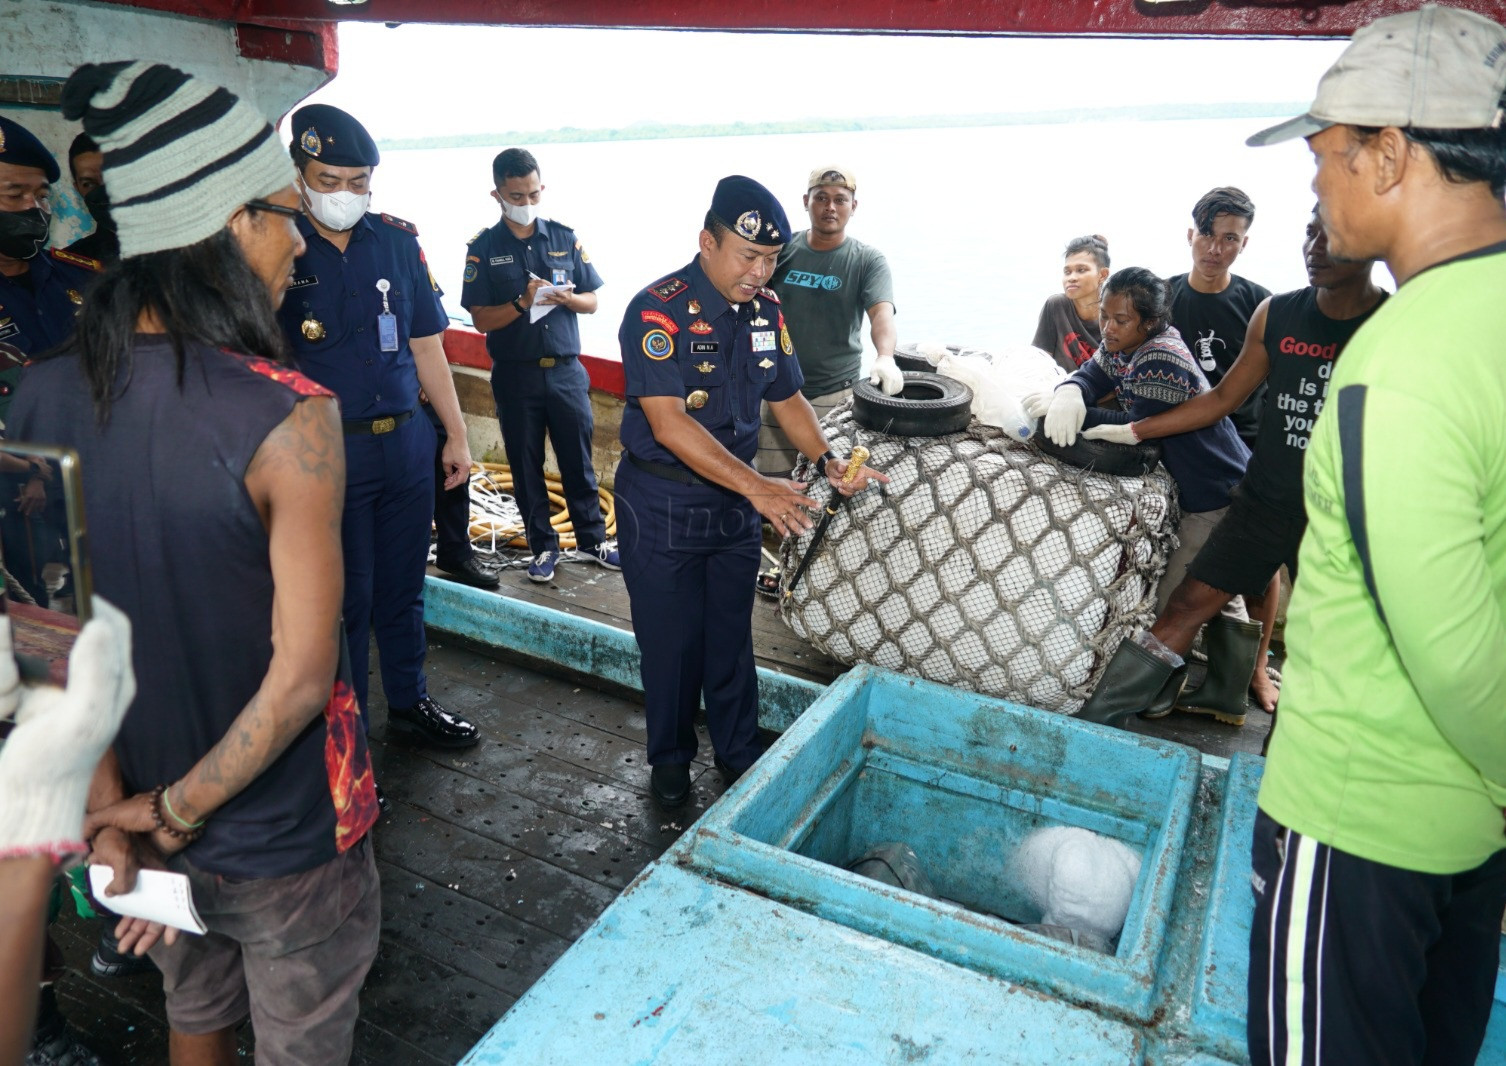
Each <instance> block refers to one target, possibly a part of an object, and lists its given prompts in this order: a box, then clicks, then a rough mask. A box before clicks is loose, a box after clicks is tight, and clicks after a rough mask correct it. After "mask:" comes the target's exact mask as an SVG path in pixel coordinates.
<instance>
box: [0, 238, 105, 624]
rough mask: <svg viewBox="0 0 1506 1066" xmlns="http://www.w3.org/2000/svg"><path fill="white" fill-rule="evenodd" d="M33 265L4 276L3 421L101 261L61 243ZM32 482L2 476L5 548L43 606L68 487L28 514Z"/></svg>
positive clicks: (0, 533)
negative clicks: (20, 497) (23, 495)
mask: <svg viewBox="0 0 1506 1066" xmlns="http://www.w3.org/2000/svg"><path fill="white" fill-rule="evenodd" d="M27 263H28V269H27V271H26V273H24V274H20V275H17V276H16V277H13V278H12V277H6V276H4V275H3V274H0V424H3V423H4V421H5V420H7V419H8V418H9V417H10V401H11V397H12V395H14V393H15V391H16V385H17V384H18V382H19V380H20V376H21V368H22V367H23V366H25V365H26V364H27V363H28V362H29V361H30V360H32V359H35V358H36V357H37V356H39V355H41V354H42V353H43V352H46V351H50V350H52V349H53V348H56V347H57V346H58V345H60V344H62V343H63V342H64V341H66V340H67V339H68V338H69V337H71V336H72V335H73V328H74V321H75V318H76V316H77V314H78V309H79V307H80V306H82V304H83V302H84V297H85V295H86V294H87V293H88V291H89V286H90V285H91V284H92V283H93V282H94V279H95V278H96V277H97V276H98V271H99V269H100V264H99V263H98V262H97V261H96V260H93V259H90V258H88V257H87V256H82V255H77V254H75V253H73V252H66V251H59V250H57V249H55V248H49V249H47V250H46V251H44V252H42V253H41V254H40V255H38V256H36V257H35V258H34V259H29V260H27ZM27 480H28V479H27V476H26V475H24V474H5V475H0V516H3V518H0V552H3V557H4V559H5V561H6V566H7V568H8V569H9V570H10V572H11V574H12V575H13V576H14V577H15V578H16V580H17V581H19V582H20V583H21V585H22V587H24V588H25V589H26V591H27V592H28V593H30V595H31V597H32V599H34V600H36V601H37V602H38V603H40V604H42V605H43V606H44V607H45V606H46V605H47V599H48V594H47V585H46V583H45V582H44V581H43V580H42V570H43V568H44V567H46V566H47V564H48V563H50V562H53V561H54V560H56V559H58V558H60V555H61V544H60V542H59V539H58V534H57V532H56V530H58V529H61V528H62V520H63V515H62V511H61V505H62V488H61V486H51V487H49V490H48V507H47V509H46V511H44V512H42V513H38V514H33V515H30V516H27V515H23V514H22V513H21V511H20V509H19V508H18V507H16V506H15V505H14V503H13V501H14V500H15V499H16V496H17V494H19V493H20V492H21V490H22V488H23V487H24V486H25V484H26V482H27Z"/></svg>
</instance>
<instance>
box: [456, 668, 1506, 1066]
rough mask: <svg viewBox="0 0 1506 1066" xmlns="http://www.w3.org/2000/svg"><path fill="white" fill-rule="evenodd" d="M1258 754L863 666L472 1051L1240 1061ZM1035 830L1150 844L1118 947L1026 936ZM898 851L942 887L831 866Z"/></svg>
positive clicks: (669, 1059) (536, 1056) (500, 1054)
mask: <svg viewBox="0 0 1506 1066" xmlns="http://www.w3.org/2000/svg"><path fill="white" fill-rule="evenodd" d="M1263 765H1264V764H1263V760H1261V759H1258V758H1253V757H1248V756H1243V755H1236V756H1235V757H1234V758H1233V759H1232V760H1231V761H1229V762H1225V761H1224V760H1222V759H1214V758H1200V756H1199V755H1198V753H1197V752H1195V751H1193V750H1192V749H1190V748H1185V747H1182V746H1180V745H1176V744H1172V743H1168V742H1165V741H1160V740H1155V739H1151V738H1147V737H1141V736H1136V735H1133V734H1130V733H1125V732H1121V731H1118V730H1113V729H1107V728H1103V727H1100V726H1095V725H1091V724H1088V723H1083V722H1078V721H1076V720H1075V719H1072V718H1067V717H1063V716H1061V715H1058V714H1051V713H1047V712H1044V711H1038V710H1035V709H1032V708H1028V707H1020V706H1016V705H1014V704H1009V703H1005V702H1003V701H1000V700H996V699H991V698H987V697H983V696H977V695H974V694H972V693H967V692H962V691H959V690H957V689H952V688H947V687H945V686H941V685H936V684H932V683H930V682H926V681H919V680H916V679H914V678H910V677H905V676H901V675H898V674H892V673H888V672H886V671H882V670H879V669H876V668H874V667H868V666H864V667H859V668H857V669H855V670H853V671H852V672H851V673H849V674H847V675H846V676H844V677H843V678H842V679H841V680H839V681H838V682H837V683H836V684H834V685H832V686H831V688H829V689H828V690H827V691H826V692H825V693H824V694H823V695H822V696H821V697H820V698H819V699H818V700H817V701H816V702H815V703H814V704H812V705H811V707H810V708H809V710H807V711H806V712H805V713H804V714H803V715H801V716H800V718H799V719H798V720H796V722H795V723H794V725H793V726H792V727H791V728H790V730H789V731H788V732H787V733H786V734H785V735H784V736H783V737H782V738H781V739H780V741H779V742H778V743H777V744H776V745H775V746H774V747H773V748H772V749H771V750H770V751H769V753H768V754H767V755H766V756H765V757H764V758H763V759H761V760H760V761H759V763H758V764H757V765H756V766H755V767H754V768H753V769H752V770H750V771H749V772H748V773H747V774H745V775H744V776H743V778H742V779H741V780H740V781H739V782H738V783H737V785H735V786H734V787H733V788H732V789H731V790H729V791H728V792H727V794H726V795H725V796H724V797H723V798H722V799H721V800H719V801H718V802H717V803H716V804H715V805H714V806H713V807H712V808H711V810H709V811H708V812H707V813H706V814H705V815H704V816H703V817H702V818H701V820H700V821H699V822H698V823H697V824H696V825H695V826H694V827H692V828H691V830H690V831H689V832H687V833H686V834H685V835H684V836H683V837H682V838H681V839H680V840H679V841H678V842H677V843H676V844H675V845H674V847H672V848H671V849H670V850H669V851H667V852H665V854H664V855H663V856H662V857H661V858H660V859H659V860H658V861H657V862H655V863H653V864H652V865H650V866H649V867H648V868H647V869H646V870H645V871H644V872H643V873H642V874H641V875H640V876H639V877H638V878H637V879H636V880H635V881H634V882H633V883H632V884H631V885H629V886H628V888H627V889H626V890H624V892H623V894H622V895H621V896H620V897H619V898H618V899H617V900H616V901H615V902H614V903H613V904H612V905H611V906H610V907H608V908H607V910H606V911H605V912H604V913H603V914H602V915H601V917H600V918H599V919H598V920H597V921H596V923H595V924H594V925H593V926H592V927H591V928H590V929H589V930H588V931H587V932H586V934H585V935H584V936H583V937H582V938H581V939H580V940H579V941H577V942H576V944H575V945H574V946H573V947H571V949H570V950H569V951H568V952H566V953H565V955H564V956H563V957H562V958H561V959H560V960H559V961H558V962H557V963H556V964H555V965H554V966H553V967H552V968H551V969H550V971H549V972H548V973H547V974H545V975H544V977H543V978H541V979H540V980H539V981H538V983H537V984H535V985H534V986H533V988H531V989H530V990H529V992H528V993H527V994H526V995H525V996H524V997H523V998H522V999H521V1000H519V1001H518V1003H517V1004H515V1005H514V1007H513V1008H512V1010H510V1011H509V1012H508V1014H507V1015H506V1016H505V1017H504V1018H503V1019H502V1020H501V1021H500V1022H499V1023H498V1024H497V1025H496V1027H495V1028H493V1030H492V1031H491V1032H490V1033H488V1034H487V1036H486V1037H485V1038H483V1040H482V1041H481V1043H480V1044H478V1045H477V1046H476V1047H475V1049H473V1051H472V1052H471V1054H470V1056H468V1057H467V1059H466V1060H465V1062H466V1063H467V1064H472V1066H491V1064H500V1063H504V1062H505V1063H508V1064H515V1063H559V1064H562V1066H563V1064H569V1066H580V1064H589V1063H613V1064H616V1063H664V1064H681V1063H689V1062H694V1063H700V1064H711V1063H745V1062H750V1061H757V1062H758V1063H759V1066H774V1064H782V1063H790V1064H795V1063H799V1064H801V1066H805V1064H809V1063H871V1062H926V1063H930V1064H932V1066H939V1064H948V1063H959V1064H960V1063H991V1064H1004V1063H1008V1064H1012V1066H1039V1064H1041V1063H1055V1062H1073V1063H1092V1064H1094V1066H1107V1064H1111V1063H1128V1064H1139V1063H1154V1064H1158V1066H1160V1064H1165V1066H1173V1064H1176V1066H1217V1064H1220V1063H1223V1064H1228V1063H1243V1062H1245V1061H1246V1058H1245V997H1246V991H1245V980H1246V974H1247V956H1248V951H1249V948H1248V945H1249V935H1250V921H1251V917H1252V915H1253V911H1254V900H1253V893H1252V892H1251V889H1250V879H1249V875H1250V863H1249V854H1250V841H1251V834H1252V832H1253V825H1254V819H1255V800H1256V792H1257V789H1258V786H1259V781H1260V772H1261V768H1262V766H1263ZM1047 826H1077V827H1081V828H1083V829H1089V830H1092V831H1094V832H1096V833H1101V834H1104V835H1106V836H1109V837H1112V838H1114V839H1116V840H1118V841H1121V842H1123V843H1124V844H1126V845H1128V846H1129V847H1130V848H1132V849H1134V850H1135V851H1136V852H1137V853H1138V854H1139V856H1140V859H1141V865H1140V873H1139V878H1138V881H1137V882H1136V884H1135V888H1134V894H1133V898H1132V901H1131V903H1130V907H1129V912H1128V916H1127V918H1126V921H1125V924H1124V928H1123V931H1122V933H1121V935H1120V937H1119V940H1118V943H1117V948H1116V950H1115V952H1114V953H1113V954H1112V955H1106V954H1102V953H1100V952H1096V951H1092V950H1089V949H1087V948H1080V947H1076V946H1073V945H1072V944H1069V943H1065V942H1063V941H1059V940H1055V939H1052V938H1049V937H1046V936H1041V935H1037V934H1036V933H1034V932H1031V931H1029V930H1028V929H1026V928H1023V927H1022V926H1021V925H1020V924H1016V923H1021V922H1024V923H1029V922H1034V921H1036V920H1038V919H1039V917H1040V915H1039V914H1037V913H1035V912H1034V908H1033V905H1032V903H1031V902H1030V900H1029V899H1027V898H1025V896H1024V895H1023V894H1022V893H1021V892H1020V890H1019V888H1018V887H1017V885H1016V884H1015V883H1014V881H1013V879H1012V877H1011V867H1012V861H1011V860H1012V859H1013V857H1014V856H1015V853H1016V852H1017V850H1018V848H1019V845H1020V842H1021V841H1022V840H1023V839H1024V838H1025V837H1026V836H1027V835H1028V834H1030V833H1031V832H1033V831H1034V830H1037V829H1039V828H1042V827H1047ZM896 840H897V841H905V842H907V843H908V844H910V845H911V846H912V847H913V848H914V850H915V851H916V853H917V854H918V855H919V857H920V858H921V859H922V862H923V866H924V868H925V870H926V872H927V874H928V875H929V877H930V879H931V881H932V882H933V885H934V887H935V889H936V892H937V894H938V895H939V896H940V897H944V898H931V897H929V896H923V895H920V894H917V893H914V892H910V891H906V890H905V889H902V888H897V887H892V886H890V885H887V884H884V883H881V882H879V881H874V880H870V879H867V878H864V877H861V876H859V875H857V874H854V873H851V872H849V871H848V870H847V869H845V866H846V865H847V864H848V863H849V862H850V861H851V860H853V859H854V858H856V857H858V856H860V855H862V854H863V853H864V852H866V851H868V850H869V849H870V848H872V847H873V846H874V845H876V844H879V843H883V842H887V841H896ZM1498 1013H1499V1011H1498ZM1495 1033H1496V1027H1493V1029H1492V1036H1493V1037H1494V1036H1495ZM1494 1046H1498V1045H1494V1044H1492V1043H1490V1042H1488V1043H1487V1051H1488V1052H1489V1050H1490V1049H1491V1048H1492V1047H1494ZM1481 1061H1489V1060H1487V1059H1484V1058H1482V1060H1481Z"/></svg>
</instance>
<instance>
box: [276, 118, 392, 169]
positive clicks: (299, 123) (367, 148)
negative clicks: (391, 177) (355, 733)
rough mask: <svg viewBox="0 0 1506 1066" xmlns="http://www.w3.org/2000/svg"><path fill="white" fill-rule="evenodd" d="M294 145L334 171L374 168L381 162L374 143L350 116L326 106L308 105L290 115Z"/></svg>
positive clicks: (361, 126) (363, 127) (369, 135)
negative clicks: (341, 168) (338, 168)
mask: <svg viewBox="0 0 1506 1066" xmlns="http://www.w3.org/2000/svg"><path fill="white" fill-rule="evenodd" d="M292 129H293V144H294V145H295V146H296V147H298V148H301V149H303V151H304V152H306V153H307V154H308V155H310V156H312V157H313V158H315V159H317V160H319V162H321V163H328V164H330V166H335V167H374V166H376V165H377V164H378V163H380V162H381V161H382V154H381V153H380V152H378V151H377V146H376V141H374V140H372V139H371V134H369V133H367V132H366V127H365V126H363V125H361V124H360V123H359V122H357V121H356V120H355V118H354V117H352V116H351V115H348V114H346V113H345V112H344V111H341V110H340V109H339V108H338V107H331V106H330V105H329V104H309V105H308V106H307V107H300V108H299V109H298V110H297V111H294V112H293V120H292Z"/></svg>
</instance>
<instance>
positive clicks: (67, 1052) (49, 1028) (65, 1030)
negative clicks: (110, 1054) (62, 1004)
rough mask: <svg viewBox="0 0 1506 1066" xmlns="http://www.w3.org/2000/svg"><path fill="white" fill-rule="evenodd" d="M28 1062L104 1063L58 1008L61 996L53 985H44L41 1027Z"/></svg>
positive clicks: (41, 1065) (46, 1065) (60, 1065)
mask: <svg viewBox="0 0 1506 1066" xmlns="http://www.w3.org/2000/svg"><path fill="white" fill-rule="evenodd" d="M26 1066H103V1063H101V1062H100V1060H99V1056H98V1055H96V1054H95V1053H94V1052H93V1051H90V1050H89V1048H87V1047H86V1046H84V1045H83V1044H82V1043H80V1042H79V1039H78V1034H77V1033H75V1032H74V1031H73V1027H72V1026H71V1025H69V1024H68V1021H67V1019H66V1018H64V1017H63V1014H62V1012H61V1011H60V1010H58V1002H57V996H56V995H55V994H54V993H53V991H52V988H51V987H50V986H49V987H47V988H44V989H42V1000H41V1002H40V1003H39V1004H38V1008H37V1030H36V1034H35V1035H34V1036H32V1038H31V1053H30V1054H28V1055H27V1056H26Z"/></svg>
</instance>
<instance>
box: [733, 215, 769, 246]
mask: <svg viewBox="0 0 1506 1066" xmlns="http://www.w3.org/2000/svg"><path fill="white" fill-rule="evenodd" d="M762 225H763V219H761V218H759V217H758V212H757V211H744V212H743V213H742V214H740V215H738V216H737V222H736V224H734V225H733V227H732V228H733V229H735V230H737V232H738V235H739V236H741V237H744V238H746V239H748V240H750V241H751V240H752V239H753V238H754V237H757V236H758V228H759V227H760V226H762Z"/></svg>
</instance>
